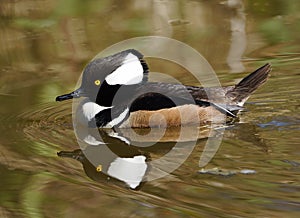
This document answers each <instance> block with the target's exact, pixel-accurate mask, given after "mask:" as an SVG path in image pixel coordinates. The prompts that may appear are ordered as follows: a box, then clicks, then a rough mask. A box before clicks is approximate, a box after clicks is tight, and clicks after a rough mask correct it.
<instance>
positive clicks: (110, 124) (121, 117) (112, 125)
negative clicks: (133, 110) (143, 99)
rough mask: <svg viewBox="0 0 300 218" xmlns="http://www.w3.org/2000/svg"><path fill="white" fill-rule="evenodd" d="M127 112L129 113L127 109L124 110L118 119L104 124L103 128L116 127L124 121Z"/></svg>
mask: <svg viewBox="0 0 300 218" xmlns="http://www.w3.org/2000/svg"><path fill="white" fill-rule="evenodd" d="M128 112H129V108H126V109H125V110H124V111H123V112H122V113H121V114H120V115H119V116H118V117H116V118H115V119H113V120H112V121H110V122H109V123H108V124H106V125H105V128H112V127H114V126H115V125H118V124H119V123H120V122H122V121H123V120H124V119H125V117H126V115H127V114H128Z"/></svg>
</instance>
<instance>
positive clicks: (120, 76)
mask: <svg viewBox="0 0 300 218" xmlns="http://www.w3.org/2000/svg"><path fill="white" fill-rule="evenodd" d="M270 71H271V65H270V64H265V65H264V66H262V67H260V68H259V69H257V70H255V71H254V72H253V73H251V74H249V75H248V76H246V77H245V78H244V79H242V80H241V81H240V82H239V83H238V84H237V85H235V86H227V87H210V88H203V87H196V86H185V85H182V84H170V83H161V82H149V81H148V73H149V68H148V65H147V63H146V62H145V60H144V59H143V55H142V54H141V53H140V52H138V51H136V50H134V49H129V50H125V51H121V52H119V53H117V54H114V55H111V56H108V57H104V58H98V59H95V60H93V61H91V62H90V63H89V64H88V65H87V66H86V67H85V69H84V71H83V75H82V82H81V86H80V88H79V89H77V90H75V91H73V92H71V93H69V94H65V95H61V96H58V97H56V101H64V100H67V99H72V98H79V97H87V99H88V100H86V101H85V102H84V104H82V106H81V109H82V114H83V116H84V117H85V118H86V120H87V121H88V124H89V126H97V127H103V128H113V127H120V128H122V127H125V128H126V127H155V126H164V127H168V126H180V125H191V124H205V123H208V122H211V121H216V120H218V119H221V120H224V116H227V117H236V115H237V113H238V112H239V111H240V110H242V109H243V105H244V103H245V101H246V100H247V99H248V98H249V96H250V94H251V93H253V92H254V91H255V90H256V89H257V88H258V87H259V86H261V85H262V84H263V83H265V82H266V80H267V78H268V75H269V72H270ZM208 96H209V97H208ZM162 116H163V117H162ZM220 116H222V117H223V118H221V117H220Z"/></svg>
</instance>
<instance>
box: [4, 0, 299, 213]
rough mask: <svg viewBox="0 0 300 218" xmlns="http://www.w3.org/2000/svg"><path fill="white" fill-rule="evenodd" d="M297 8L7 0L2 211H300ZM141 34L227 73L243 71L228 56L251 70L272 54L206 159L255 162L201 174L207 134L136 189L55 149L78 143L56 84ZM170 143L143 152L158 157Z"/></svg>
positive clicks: (221, 163) (229, 78) (224, 164)
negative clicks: (268, 70) (265, 76)
mask: <svg viewBox="0 0 300 218" xmlns="http://www.w3.org/2000/svg"><path fill="white" fill-rule="evenodd" d="M298 13H299V2H298V1H293V0H287V1H273V0H272V1H271V0H259V1H258V0H257V1H256V0H255V1H218V0H216V1H137V0H130V1H106V0H104V1H90V0H89V1H69V0H68V1H56V0H46V1H31V0H24V1H9V0H2V1H1V4H0V26H1V29H0V66H1V67H0V76H1V77H0V78H1V79H0V100H1V107H0V130H1V135H0V148H1V152H0V173H1V182H0V184H1V186H0V191H1V198H0V216H1V217H43V216H46V217H55V216H59V217H60V216H61V217H68V216H74V217H99V216H101V215H105V216H107V217H116V216H121V217H129V216H135V217H151V216H152V217H160V216H169V217H178V216H195V217H197V216H198V217H199V216H200V217H201V216H205V217H207V216H209V217H231V216H242V217H250V216H251V217H252V216H263V217H283V216H289V217H298V216H299V162H300V160H299V139H300V138H299V128H300V117H299V105H300V104H299V97H300V96H299V83H300V77H299V70H300V64H299V63H300V62H299V55H300V48H299V45H300V38H299V36H300V28H299V26H300V25H299V24H300V20H299V16H298ZM147 35H161V36H167V37H171V38H174V39H177V40H180V41H182V42H184V43H187V44H189V45H190V46H192V47H193V48H195V49H196V50H198V51H199V52H201V54H202V55H203V56H204V57H205V58H206V59H207V60H208V61H209V63H210V64H211V65H212V66H213V68H214V69H215V70H216V71H217V74H218V76H219V78H220V80H221V83H222V84H223V85H229V84H230V85H231V84H234V83H235V82H236V80H239V79H240V78H242V77H243V75H244V74H239V73H235V74H233V73H228V72H229V71H233V72H240V71H241V69H242V68H239V67H240V66H241V65H237V66H238V67H233V66H235V65H234V64H236V63H238V64H242V65H243V66H244V67H245V71H247V72H249V71H251V70H253V69H254V68H256V67H258V66H260V65H262V64H263V63H266V62H270V63H271V64H272V66H273V71H272V75H271V77H270V79H269V81H268V82H267V84H265V85H264V86H263V87H262V88H261V89H259V90H258V92H256V93H255V94H254V95H253V96H252V97H251V98H250V99H249V101H248V104H247V105H246V108H247V111H245V112H243V113H242V114H241V118H240V122H239V123H238V124H236V125H234V126H231V127H230V128H227V129H226V131H225V135H224V139H223V141H222V144H221V146H220V148H219V150H218V152H217V154H216V155H215V157H214V158H213V159H212V161H210V162H209V164H208V165H206V166H205V169H207V170H209V169H213V168H215V167H218V168H219V169H222V170H223V171H226V170H228V171H234V170H235V171H239V170H242V169H251V170H255V172H256V173H255V174H249V175H247V174H235V175H232V176H222V175H212V174H199V173H198V171H199V170H200V168H199V157H200V156H201V154H202V152H203V149H204V148H205V143H206V140H205V139H202V140H199V141H198V143H197V146H196V147H195V149H194V150H193V152H192V154H191V155H190V156H189V158H188V159H187V160H186V161H185V162H184V164H183V165H181V166H180V167H179V168H178V169H177V170H176V171H174V172H173V173H172V174H170V175H168V176H167V177H165V178H163V179H159V180H155V181H151V182H148V183H145V184H144V185H143V186H142V187H141V189H140V190H139V191H137V192H134V191H132V190H129V189H126V188H124V185H123V184H121V183H118V182H116V183H113V182H103V181H98V180H97V179H94V178H92V179H90V178H89V177H88V176H89V173H86V174H88V176H87V175H86V174H85V173H84V172H83V169H82V163H80V162H78V161H77V160H73V159H69V158H59V157H57V155H56V153H57V152H59V151H74V152H75V153H77V152H78V153H80V151H79V150H76V149H78V144H77V141H76V138H75V136H74V133H73V128H72V121H71V103H70V102H66V103H63V104H62V103H60V104H58V103H56V102H54V99H55V96H57V95H58V94H60V93H65V92H67V91H71V90H73V89H74V86H75V84H76V81H77V79H78V76H79V75H80V73H81V71H82V69H83V67H84V65H85V64H86V63H87V62H88V61H89V60H90V59H91V58H92V57H93V56H94V55H96V54H97V53H98V52H99V51H101V50H103V49H104V48H106V47H108V46H110V45H112V44H114V43H117V42H119V41H122V40H125V39H128V38H131V37H137V36H147ZM161 49H165V50H166V51H168V47H167V46H166V47H163V46H162V47H161ZM187 60H188V58H187ZM149 61H150V66H151V67H153V69H154V70H155V71H159V70H161V71H162V72H165V73H170V74H172V75H173V76H175V77H176V78H181V82H182V83H185V84H194V83H195V81H194V80H193V78H191V77H188V76H184V75H185V74H186V71H185V70H184V69H182V67H179V66H176V64H170V63H164V62H163V61H159V60H157V61H155V60H149ZM232 63H233V65H232ZM171 147H172V146H166V148H164V149H163V148H161V147H155V149H153V150H151V149H150V148H149V149H148V150H147V149H146V151H145V153H149V154H147V155H150V156H151V157H152V158H155V157H159V156H160V155H161V154H163V153H164V152H166V151H167V150H168V149H171ZM160 152H161V153H160ZM79 156H80V155H79ZM80 160H82V159H80ZM89 169H90V170H91V172H93V173H95V171H94V168H89ZM96 175H98V174H96ZM90 177H92V176H90ZM93 179H94V180H93ZM95 180H96V181H95Z"/></svg>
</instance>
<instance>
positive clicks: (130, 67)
mask: <svg viewBox="0 0 300 218" xmlns="http://www.w3.org/2000/svg"><path fill="white" fill-rule="evenodd" d="M143 73H144V69H143V66H142V64H141V62H140V60H139V59H138V57H137V56H135V55H134V54H132V53H129V54H128V55H127V56H126V57H125V60H124V61H123V63H122V65H121V66H120V67H119V68H117V69H116V70H115V71H114V72H112V73H111V74H109V75H108V76H107V77H106V78H105V80H106V82H107V83H108V84H109V85H117V84H119V85H133V84H138V83H140V82H142V80H143V76H144V75H143Z"/></svg>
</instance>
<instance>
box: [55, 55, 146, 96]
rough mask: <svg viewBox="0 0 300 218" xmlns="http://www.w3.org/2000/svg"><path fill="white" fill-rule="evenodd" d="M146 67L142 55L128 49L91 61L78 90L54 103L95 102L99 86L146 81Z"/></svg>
mask: <svg viewBox="0 0 300 218" xmlns="http://www.w3.org/2000/svg"><path fill="white" fill-rule="evenodd" d="M147 75H148V66H147V64H146V62H145V61H144V60H143V55H142V54H141V53H140V52H138V51H136V50H134V49H129V50H125V51H122V52H119V53H117V54H114V55H111V56H108V57H105V58H99V59H95V60H93V61H91V62H90V63H89V64H88V65H87V66H86V67H85V69H84V71H83V74H82V82H81V86H80V88H79V89H77V90H75V91H74V92H71V93H69V94H65V95H61V96H58V97H56V101H63V100H67V99H72V98H79V97H82V96H84V97H89V98H90V99H91V100H95V99H96V96H97V94H98V92H99V90H100V87H101V85H104V84H105V86H108V87H113V86H120V85H126V86H127V85H134V84H139V83H142V82H145V81H147Z"/></svg>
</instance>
